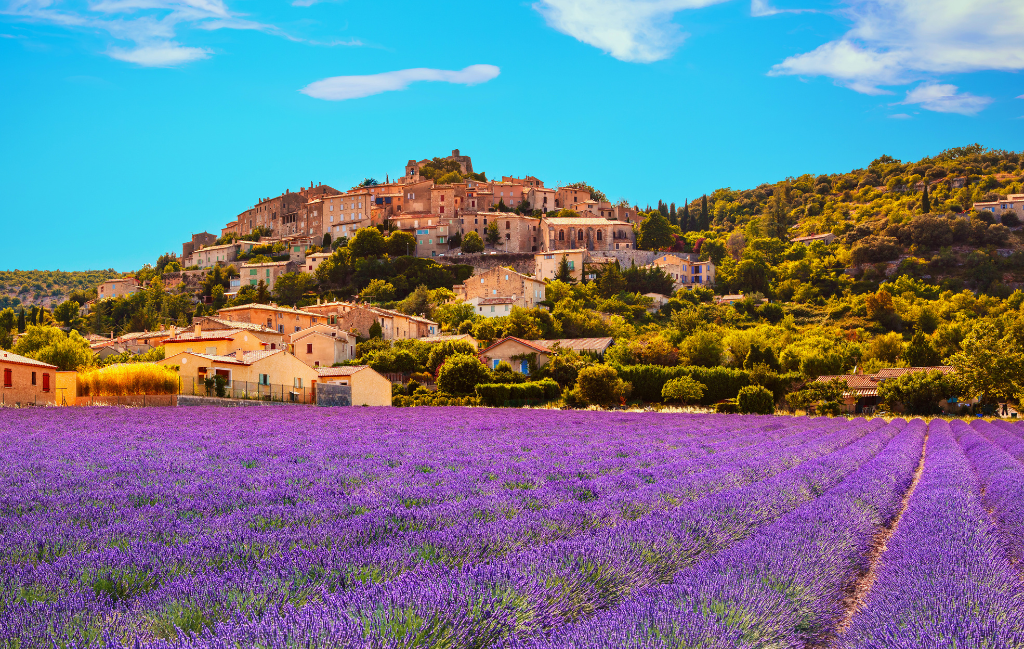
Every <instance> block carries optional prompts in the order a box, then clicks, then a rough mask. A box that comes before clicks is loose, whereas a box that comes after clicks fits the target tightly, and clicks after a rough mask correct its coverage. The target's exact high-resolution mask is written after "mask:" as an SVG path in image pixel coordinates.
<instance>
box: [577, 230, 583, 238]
mask: <svg viewBox="0 0 1024 649" xmlns="http://www.w3.org/2000/svg"><path fill="white" fill-rule="evenodd" d="M576 240H577V241H583V229H582V228H580V229H579V230H577V231H576Z"/></svg>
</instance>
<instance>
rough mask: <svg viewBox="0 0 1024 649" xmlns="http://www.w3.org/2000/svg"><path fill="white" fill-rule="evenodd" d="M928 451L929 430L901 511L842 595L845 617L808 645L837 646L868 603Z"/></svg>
mask: <svg viewBox="0 0 1024 649" xmlns="http://www.w3.org/2000/svg"><path fill="white" fill-rule="evenodd" d="M927 452H928V434H927V433H925V437H924V444H923V445H922V446H921V459H920V460H918V462H917V468H916V469H915V470H914V478H913V480H911V482H910V487H909V488H908V489H907V492H906V493H905V494H903V500H902V502H901V503H900V508H899V511H897V512H896V516H894V517H893V519H892V520H891V521H890V522H889V524H888V525H886V526H884V527H882V529H880V530H878V532H877V533H876V534H875V538H874V539H873V540H872V542H871V547H870V548H869V549H868V553H867V560H868V569H867V570H866V571H865V572H864V573H862V574H861V575H860V576H859V577H858V578H857V579H855V580H854V581H853V583H852V584H851V585H850V587H849V588H848V589H847V591H846V597H845V598H843V609H844V610H845V611H846V613H845V614H844V615H843V619H842V620H841V621H840V622H839V624H838V625H836V628H835V631H834V632H833V634H832V638H831V639H830V640H828V641H826V642H824V643H820V644H815V645H812V646H809V647H808V649H818V648H825V647H828V648H832V647H836V646H837V640H838V639H839V638H840V637H842V635H843V634H844V633H846V630H847V629H848V628H850V623H851V622H853V617H854V616H855V615H856V614H857V613H859V612H860V611H861V610H862V609H863V608H864V605H865V604H866V603H867V599H868V594H869V593H870V592H871V588H872V587H873V586H874V585H875V579H876V578H877V576H878V565H879V563H881V559H882V555H883V554H885V550H886V548H887V546H888V544H889V539H890V538H892V535H893V534H894V533H895V532H896V528H897V527H899V524H900V519H901V518H903V513H904V512H905V511H907V505H909V504H910V498H911V496H913V495H914V490H915V489H917V483H918V482H920V481H921V474H922V473H924V458H925V454H926V453H927Z"/></svg>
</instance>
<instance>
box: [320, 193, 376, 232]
mask: <svg viewBox="0 0 1024 649" xmlns="http://www.w3.org/2000/svg"><path fill="white" fill-rule="evenodd" d="M373 202H374V199H373V195H372V194H371V192H370V190H368V189H367V188H365V187H360V188H356V189H352V190H350V191H348V192H345V193H344V194H338V195H334V196H325V197H324V199H323V219H322V226H321V232H322V233H323V234H329V235H331V238H332V239H340V238H342V237H348V238H349V239H351V238H352V236H353V235H354V234H355V233H356V231H358V230H361V229H362V228H365V227H367V226H369V225H371V224H372V219H371V218H370V217H371V212H372V209H373ZM321 236H322V235H321Z"/></svg>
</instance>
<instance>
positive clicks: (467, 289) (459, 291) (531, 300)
mask: <svg viewBox="0 0 1024 649" xmlns="http://www.w3.org/2000/svg"><path fill="white" fill-rule="evenodd" d="M452 290H453V291H454V292H455V296H456V298H457V299H459V300H461V301H462V302H470V301H471V300H472V299H474V298H480V299H488V298H511V300H512V302H511V304H513V305H515V306H520V307H523V308H524V309H532V308H533V307H535V306H537V303H538V302H542V301H543V300H544V297H545V295H544V282H543V281H542V280H539V279H537V278H535V277H530V276H528V275H523V274H521V273H517V272H516V271H514V270H512V269H511V268H504V267H501V266H499V267H497V268H492V269H491V270H489V271H486V272H484V273H480V274H479V275H473V276H472V277H470V278H469V279H467V280H466V282H465V283H464V284H457V285H455V286H454V287H452Z"/></svg>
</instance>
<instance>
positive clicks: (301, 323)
mask: <svg viewBox="0 0 1024 649" xmlns="http://www.w3.org/2000/svg"><path fill="white" fill-rule="evenodd" d="M217 316H218V317H219V318H221V319H223V320H226V321H228V322H230V323H235V322H243V323H244V322H248V323H252V324H259V325H263V326H265V327H266V328H268V329H272V330H275V331H277V332H278V333H294V332H296V331H302V330H303V329H306V328H308V327H310V326H312V325H315V324H317V323H319V322H324V320H325V319H324V318H323V317H322V316H319V315H318V314H316V313H310V312H309V311H307V310H304V309H293V308H291V307H286V306H277V305H276V304H243V305H241V306H231V307H225V308H223V309H221V310H220V311H218V312H217Z"/></svg>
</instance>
